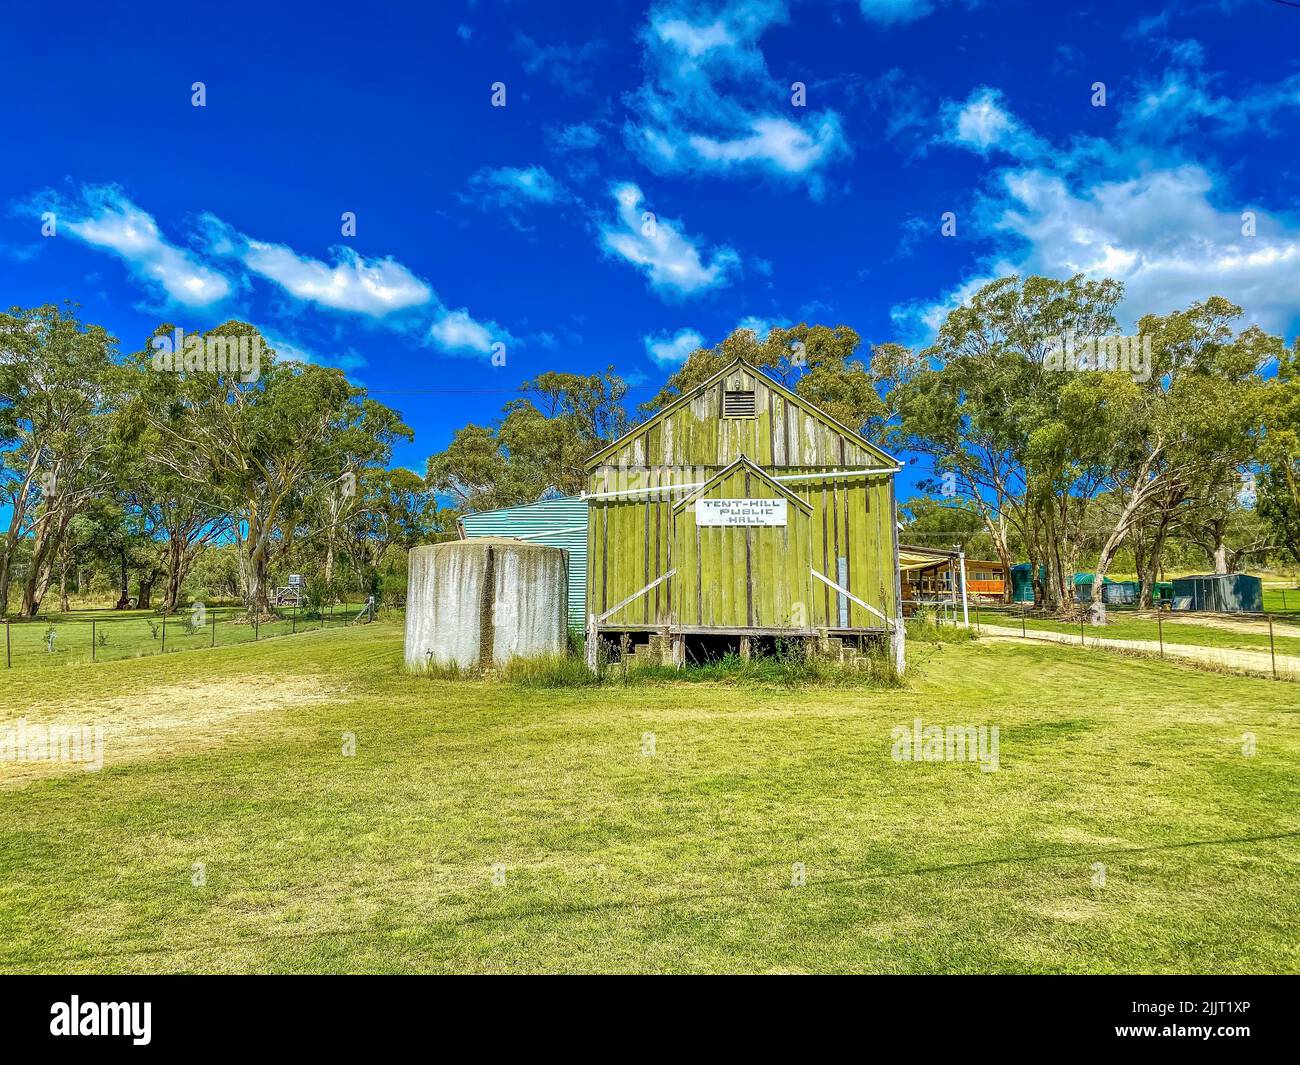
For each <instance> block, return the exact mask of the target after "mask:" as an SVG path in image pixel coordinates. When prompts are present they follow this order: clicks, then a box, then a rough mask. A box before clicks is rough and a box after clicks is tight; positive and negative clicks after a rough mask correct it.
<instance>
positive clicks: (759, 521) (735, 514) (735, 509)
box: [695, 499, 786, 525]
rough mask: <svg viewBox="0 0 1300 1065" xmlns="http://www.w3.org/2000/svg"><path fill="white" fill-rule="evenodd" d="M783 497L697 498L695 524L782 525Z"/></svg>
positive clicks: (783, 513)
mask: <svg viewBox="0 0 1300 1065" xmlns="http://www.w3.org/2000/svg"><path fill="white" fill-rule="evenodd" d="M785 504H786V501H785V500H784V499H697V500H696V501H695V524H696V525H784V524H785V523H786V522H785Z"/></svg>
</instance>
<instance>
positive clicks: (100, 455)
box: [0, 305, 122, 617]
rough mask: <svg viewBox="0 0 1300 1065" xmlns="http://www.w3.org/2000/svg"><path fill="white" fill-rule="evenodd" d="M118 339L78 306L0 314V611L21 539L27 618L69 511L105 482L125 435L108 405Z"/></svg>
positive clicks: (55, 561) (45, 582) (36, 604)
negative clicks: (1, 515) (86, 321)
mask: <svg viewBox="0 0 1300 1065" xmlns="http://www.w3.org/2000/svg"><path fill="white" fill-rule="evenodd" d="M115 346H116V341H115V340H114V338H113V337H111V336H110V335H109V334H108V333H107V332H106V331H105V330H104V329H102V328H101V327H99V326H95V325H89V326H83V325H82V324H81V322H80V321H79V320H78V319H77V315H76V311H75V308H72V307H70V306H69V307H67V308H64V309H61V308H58V307H54V306H48V305H47V306H43V307H36V308H32V309H27V310H24V309H22V308H17V307H15V308H13V309H12V310H11V311H10V313H8V314H0V446H3V448H4V457H3V468H2V470H0V478H2V480H3V496H4V502H5V503H6V504H7V505H8V506H9V508H10V515H9V524H8V528H7V529H6V531H5V535H4V540H3V543H2V544H0V609H2V610H7V609H8V604H9V597H10V589H11V585H12V581H13V576H14V569H13V560H14V557H15V551H16V549H17V546H18V544H19V542H20V541H21V540H24V539H26V540H28V541H29V544H30V550H31V556H30V561H29V563H28V567H27V575H26V579H25V580H24V583H23V599H22V612H23V614H25V615H27V616H29V617H30V616H34V615H35V614H36V613H37V611H39V609H40V605H41V601H42V600H43V599H44V597H45V594H46V592H47V591H48V589H49V586H50V581H51V578H52V577H53V574H54V571H55V569H56V567H57V566H58V565H59V564H60V562H61V560H62V558H63V556H64V551H63V544H64V541H65V539H66V538H67V536H68V532H69V528H70V526H71V523H72V521H73V519H74V518H76V516H77V515H78V514H80V513H81V512H82V511H83V510H84V509H85V508H86V507H87V505H88V504H90V503H91V502H92V501H93V500H95V499H96V498H98V497H99V496H100V495H101V494H103V493H104V492H106V491H107V490H108V489H109V487H110V486H111V484H112V481H113V476H114V472H113V471H114V465H115V464H116V463H117V462H118V461H119V459H120V454H121V450H120V449H121V443H122V438H121V435H120V425H119V424H118V419H117V417H116V414H115V411H114V410H113V409H112V408H111V406H110V403H109V395H110V393H111V391H112V380H113V377H114V374H115V372H116V367H115V364H114V354H115Z"/></svg>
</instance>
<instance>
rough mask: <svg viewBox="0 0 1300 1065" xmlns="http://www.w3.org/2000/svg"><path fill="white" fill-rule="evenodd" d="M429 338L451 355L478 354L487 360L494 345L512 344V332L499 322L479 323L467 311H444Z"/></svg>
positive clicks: (430, 328) (432, 328)
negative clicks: (498, 323)
mask: <svg viewBox="0 0 1300 1065" xmlns="http://www.w3.org/2000/svg"><path fill="white" fill-rule="evenodd" d="M429 339H430V340H431V341H432V342H433V344H434V346H435V347H438V348H441V349H442V350H443V351H445V352H446V353H447V354H448V355H476V356H481V357H483V358H488V357H490V356H491V355H492V353H493V352H492V345H493V344H496V343H501V344H505V345H506V346H507V347H508V346H509V345H510V344H511V343H513V339H514V338H513V337H511V336H510V334H509V332H507V331H506V330H505V329H503V328H502V327H501V326H499V325H497V324H496V322H480V321H478V320H476V319H475V318H474V317H473V316H472V315H471V314H470V313H469V310H468V308H465V307H461V308H460V309H459V310H454V311H452V310H445V309H444V310H443V311H442V312H441V313H440V314H439V315H438V317H437V318H436V319H435V320H434V322H433V325H431V326H430V327H429Z"/></svg>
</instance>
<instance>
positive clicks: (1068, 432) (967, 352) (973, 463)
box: [896, 276, 1123, 608]
mask: <svg viewBox="0 0 1300 1065" xmlns="http://www.w3.org/2000/svg"><path fill="white" fill-rule="evenodd" d="M1122 295H1123V288H1122V286H1121V285H1119V284H1118V283H1117V282H1114V281H1109V280H1104V281H1089V280H1087V279H1085V278H1084V277H1082V276H1077V277H1072V278H1070V279H1068V280H1065V281H1058V280H1055V279H1053V278H1046V277H1029V278H1024V279H1021V278H1020V277H1016V276H1011V277H1005V278H1001V279H999V280H997V281H993V282H990V283H989V284H987V285H985V286H984V287H983V288H981V289H980V290H979V291H978V292H976V293H975V294H974V295H972V296H971V297H970V299H969V300H968V301H967V302H966V303H964V304H962V305H961V306H959V307H956V308H954V309H953V310H951V311H950V312H949V313H948V315H947V318H946V320H945V321H944V323H943V325H942V326H941V327H940V329H939V331H938V334H937V336H936V337H935V340H934V343H932V344H931V345H930V346H929V347H927V348H926V349H925V350H924V351H922V352H921V355H922V357H923V358H924V359H925V364H924V365H922V366H921V367H920V368H918V369H917V370H916V371H915V373H914V374H913V375H912V376H911V378H910V379H909V380H907V381H905V382H904V383H902V384H901V385H900V386H899V388H898V389H897V391H898V393H899V396H898V398H897V401H896V402H897V407H898V409H899V411H900V413H901V430H900V437H901V439H902V441H903V443H904V444H905V446H907V447H908V448H910V449H911V450H913V451H916V452H919V453H920V454H921V455H923V456H926V457H928V458H929V460H930V462H931V464H932V469H933V472H934V477H935V478H936V479H937V480H938V481H940V482H942V483H943V484H945V485H946V486H947V487H948V488H949V489H950V490H951V493H952V494H953V495H955V496H957V497H960V498H962V499H965V500H966V501H967V502H968V503H969V504H970V505H971V506H973V507H974V509H975V510H976V511H977V512H978V513H979V515H980V517H981V519H982V520H983V522H984V526H985V528H986V530H987V531H988V533H989V536H990V538H991V539H992V541H993V546H994V550H995V551H996V553H997V556H998V558H999V560H1000V561H1001V562H1002V563H1003V564H1004V565H1010V564H1012V562H1013V561H1015V560H1014V559H1013V558H1012V553H1011V543H1012V541H1013V539H1015V540H1018V541H1019V542H1020V543H1022V544H1023V545H1024V549H1025V553H1026V554H1027V556H1028V560H1029V562H1030V564H1031V566H1032V571H1033V573H1034V581H1035V588H1036V598H1037V599H1038V600H1039V601H1040V602H1042V603H1044V604H1045V605H1046V606H1048V607H1050V608H1056V607H1059V606H1060V605H1062V604H1063V603H1065V602H1067V601H1068V599H1069V596H1070V594H1071V592H1072V588H1071V585H1070V580H1071V575H1072V573H1073V571H1074V569H1075V566H1076V565H1077V562H1078V559H1079V556H1080V554H1081V552H1082V551H1083V549H1084V546H1085V544H1084V539H1083V536H1082V533H1083V530H1084V529H1085V528H1086V521H1085V519H1086V517H1087V510H1088V507H1089V505H1090V503H1091V501H1092V500H1093V499H1094V498H1095V496H1096V494H1097V492H1098V491H1099V490H1100V486H1101V484H1102V481H1103V479H1104V469H1105V461H1104V453H1105V445H1106V440H1105V434H1104V432H1103V431H1102V429H1101V427H1100V423H1099V419H1098V418H1097V417H1096V416H1095V412H1094V411H1092V410H1090V408H1089V406H1088V403H1087V399H1086V397H1085V396H1084V395H1083V394H1082V393H1081V392H1080V390H1079V389H1078V388H1077V386H1076V387H1075V388H1073V389H1071V388H1070V385H1071V382H1072V379H1073V374H1072V373H1071V372H1070V369H1069V368H1068V367H1065V366H1060V367H1058V366H1057V365H1056V364H1055V363H1054V362H1053V358H1052V356H1053V355H1054V354H1055V353H1058V352H1059V351H1060V350H1061V348H1062V345H1063V343H1064V342H1065V340H1066V339H1067V338H1068V339H1069V341H1070V342H1072V343H1078V344H1087V343H1095V342H1096V340H1097V339H1099V338H1102V337H1106V336H1110V335H1113V334H1114V333H1115V332H1116V330H1117V323H1116V320H1115V316H1114V310H1115V307H1116V305H1117V304H1118V303H1119V301H1120V299H1121V297H1122ZM1040 567H1041V569H1042V570H1043V571H1045V572H1046V574H1047V577H1046V581H1040V580H1039V577H1038V574H1039V571H1040Z"/></svg>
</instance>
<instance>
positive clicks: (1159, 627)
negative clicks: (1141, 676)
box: [1156, 604, 1165, 658]
mask: <svg viewBox="0 0 1300 1065" xmlns="http://www.w3.org/2000/svg"><path fill="white" fill-rule="evenodd" d="M1156 636H1157V638H1158V639H1159V640H1160V657H1161V658H1164V657H1165V626H1164V622H1162V621H1161V620H1160V606H1159V605H1158V604H1157V606H1156Z"/></svg>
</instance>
